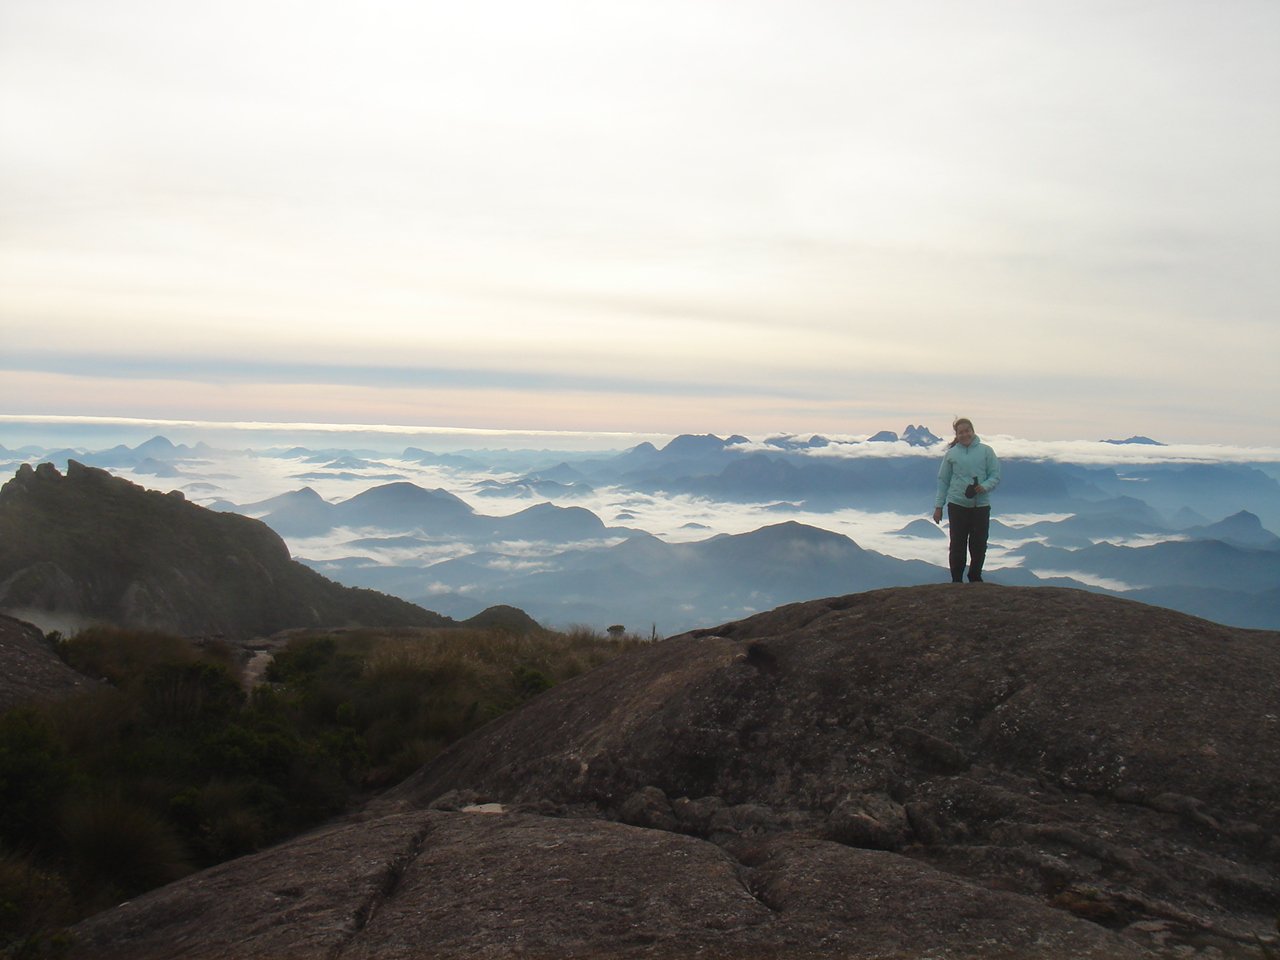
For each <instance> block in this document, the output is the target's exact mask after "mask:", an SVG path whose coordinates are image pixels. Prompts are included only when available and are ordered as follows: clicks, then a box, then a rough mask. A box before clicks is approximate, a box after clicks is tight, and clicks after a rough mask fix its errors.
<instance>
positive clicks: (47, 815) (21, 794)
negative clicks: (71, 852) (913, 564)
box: [0, 709, 73, 852]
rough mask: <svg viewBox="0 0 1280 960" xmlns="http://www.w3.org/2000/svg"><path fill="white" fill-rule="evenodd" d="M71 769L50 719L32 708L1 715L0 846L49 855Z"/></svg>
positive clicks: (68, 784)
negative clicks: (60, 804)
mask: <svg viewBox="0 0 1280 960" xmlns="http://www.w3.org/2000/svg"><path fill="white" fill-rule="evenodd" d="M72 776H73V768H72V764H71V761H70V759H69V758H68V756H67V754H66V750H65V748H64V747H63V745H62V743H61V741H60V740H59V739H58V737H57V736H56V734H55V733H54V731H53V729H52V728H51V726H50V725H49V723H48V721H47V720H46V719H45V718H44V717H42V716H41V715H40V714H38V713H36V712H35V711H34V710H30V709H18V710H10V711H8V712H7V713H5V714H3V715H2V716H0V844H3V845H4V846H5V847H7V848H8V849H10V850H24V849H29V850H35V851H42V852H49V851H51V850H52V849H53V846H54V843H55V841H56V832H57V824H56V821H55V818H54V817H53V815H52V811H54V810H55V809H56V808H57V806H58V804H59V803H60V802H61V800H62V798H63V796H64V794H65V793H66V792H67V790H68V789H69V787H70V786H71V782H72Z"/></svg>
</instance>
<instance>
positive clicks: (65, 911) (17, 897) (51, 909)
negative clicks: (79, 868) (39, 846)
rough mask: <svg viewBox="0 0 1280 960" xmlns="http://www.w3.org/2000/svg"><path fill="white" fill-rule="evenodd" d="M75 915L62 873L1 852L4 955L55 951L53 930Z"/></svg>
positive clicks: (0, 915) (0, 907)
mask: <svg viewBox="0 0 1280 960" xmlns="http://www.w3.org/2000/svg"><path fill="white" fill-rule="evenodd" d="M76 916H77V912H76V909H75V905H74V903H73V901H72V898H71V891H70V890H69V889H68V887H67V882H66V879H65V878H64V877H63V876H61V875H60V874H58V873H55V872H53V871H51V870H47V869H43V868H41V867H39V866H37V865H36V864H35V863H33V862H32V861H31V859H30V858H29V857H22V856H16V855H14V854H8V853H4V854H0V950H2V951H3V952H4V954H5V955H7V956H15V957H27V956H32V957H35V956H50V955H53V954H56V953H57V952H58V951H57V944H58V938H57V937H56V932H57V931H59V930H60V929H61V928H63V927H65V926H66V925H67V924H69V923H72V922H73V921H74V920H75V919H76Z"/></svg>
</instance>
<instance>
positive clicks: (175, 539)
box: [0, 460, 453, 639]
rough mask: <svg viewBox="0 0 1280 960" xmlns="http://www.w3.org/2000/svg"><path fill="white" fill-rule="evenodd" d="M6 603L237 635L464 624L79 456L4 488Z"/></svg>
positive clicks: (24, 469) (252, 523)
mask: <svg viewBox="0 0 1280 960" xmlns="http://www.w3.org/2000/svg"><path fill="white" fill-rule="evenodd" d="M0 608H3V609H8V610H13V609H23V610H25V611H29V612H31V615H32V616H33V617H34V616H39V615H40V614H41V612H43V613H45V614H48V615H50V617H51V618H57V617H68V616H74V617H78V618H80V619H84V620H100V621H104V622H107V623H112V624H118V625H121V626H130V627H140V628H146V629H156V630H165V631H170V632H174V633H180V634H188V635H190V634H206V635H207V634H222V635H224V636H226V637H228V638H229V639H240V638H243V637H248V636H255V635H263V634H271V633H274V632H276V631H279V630H283V629H286V628H289V627H302V626H341V625H346V624H362V625H366V626H389V625H415V626H445V625H449V624H452V622H453V621H451V620H449V619H448V618H446V617H442V616H440V615H439V614H435V613H432V612H430V611H428V610H424V609H422V608H421V607H418V606H415V605H414V604H411V603H406V602H405V601H403V600H398V599H396V598H394V597H389V596H387V595H385V594H381V593H377V592H375V591H372V590H360V589H353V588H350V587H343V586H340V585H339V584H336V583H334V582H333V581H331V580H327V579H325V578H324V577H322V576H320V575H319V574H317V573H315V572H314V571H312V570H310V569H308V568H307V567H305V566H304V565H302V564H300V563H297V562H296V561H294V560H292V559H290V557H289V551H288V548H287V547H286V546H285V544H284V541H283V540H281V539H280V537H279V536H278V535H276V534H275V533H274V532H273V531H272V530H271V529H270V528H269V527H267V526H266V525H265V524H263V523H261V522H259V521H257V520H251V519H249V518H248V517H242V516H239V515H236V514H229V513H216V512H214V511H211V510H206V509H205V508H203V507H199V506H196V505H194V504H191V503H188V502H187V501H186V500H185V499H184V498H183V496H182V494H181V493H178V492H176V491H175V492H172V493H168V494H164V493H159V492H156V491H152V490H145V489H143V488H142V487H139V486H137V485H136V484H133V483H130V482H129V481H127V480H124V479H123V478H120V477H114V476H112V475H111V474H109V473H107V472H106V471H105V470H99V469H96V468H93V467H85V466H83V465H81V464H79V463H77V462H76V461H74V460H73V461H71V462H70V463H68V465H67V472H66V475H65V476H64V475H63V474H60V473H59V472H58V471H57V470H56V469H55V468H54V467H53V465H52V464H47V463H46V464H41V465H40V466H38V467H36V468H34V469H33V468H32V467H31V466H30V465H27V464H24V465H23V466H21V467H20V468H19V469H18V472H17V474H16V475H15V476H14V477H13V479H11V480H9V481H8V482H7V483H6V484H5V485H4V487H3V488H0Z"/></svg>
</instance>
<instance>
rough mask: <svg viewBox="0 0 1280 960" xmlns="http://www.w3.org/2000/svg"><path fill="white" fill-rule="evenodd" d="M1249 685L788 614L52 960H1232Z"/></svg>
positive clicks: (1094, 642)
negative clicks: (698, 959) (76, 956)
mask: <svg viewBox="0 0 1280 960" xmlns="http://www.w3.org/2000/svg"><path fill="white" fill-rule="evenodd" d="M1278 690H1280V635H1277V634H1275V633H1269V632H1261V631H1247V630H1237V629H1229V628H1225V627H1221V626H1218V625H1215V624H1211V623H1208V622H1205V621H1201V620H1196V619H1194V618H1191V617H1187V616H1185V615H1182V614H1178V613H1174V612H1172V611H1168V610H1163V609H1157V608H1152V607H1147V606H1143V605H1140V604H1136V603H1132V602H1128V601H1123V600H1115V599H1111V598H1107V597H1102V596H1098V595H1094V594H1088V593H1083V592H1079V591H1070V590H1057V589H1043V588H1041V589H1031V588H1001V587H996V586H993V585H983V586H970V585H961V586H953V585H950V584H946V585H939V586H937V587H919V588H909V589H896V590H884V591H876V592H872V593H867V594H859V595H854V596H849V597H843V598H838V599H831V600H823V601H813V602H810V603H802V604H795V605H792V606H789V607H784V608H780V609H779V610H776V611H773V612H771V613H767V614H762V615H760V616H756V617H752V618H750V619H748V620H744V621H741V622H738V623H734V624H728V625H726V626H723V627H720V628H718V629H716V630H712V631H699V632H697V633H694V634H688V635H685V636H681V637H676V638H673V639H671V640H668V641H664V642H662V643H659V644H656V645H654V646H653V647H651V648H649V649H644V650H640V651H637V652H636V653H634V654H631V655H628V656H624V657H621V658H618V659H616V660H614V661H611V662H610V663H608V664H606V665H605V666H603V667H601V668H600V669H598V670H596V671H594V672H593V673H591V674H589V675H586V676H584V677H581V678H578V679H576V680H574V681H571V682H569V683H566V684H563V685H561V686H559V687H556V688H554V689H553V690H551V691H549V692H548V693H547V694H545V695H543V696H541V697H539V698H537V699H535V700H534V701H531V702H530V703H528V704H526V705H525V706H524V707H522V708H521V709H520V710H518V711H515V712H514V713H512V714H508V715H507V716H505V717H503V718H501V719H499V720H497V721H495V722H494V723H492V724H490V725H488V726H487V727H485V728H483V729H481V730H479V731H477V732H476V733H475V734H473V735H471V736H470V737H468V738H466V739H465V740H463V741H460V742H459V743H458V744H456V745H455V746H454V747H453V748H451V749H450V750H449V751H447V752H446V753H445V754H443V755H441V757H439V758H438V759H437V760H435V761H433V762H432V763H431V764H429V765H428V766H427V767H424V768H423V769H422V770H421V771H420V772H419V773H418V774H416V775H415V776H413V777H411V778H410V779H409V780H407V781H406V782H405V783H404V784H402V785H401V786H400V787H398V788H396V789H395V790H393V791H391V792H390V793H388V794H385V795H383V796H382V797H380V798H379V799H378V800H376V801H375V802H374V803H373V804H371V805H370V807H369V808H368V809H367V810H366V812H365V813H364V814H363V815H362V817H363V822H354V821H353V822H349V823H346V824H341V825H335V826H334V827H332V828H331V829H329V830H328V831H326V832H324V833H320V834H313V835H311V836H310V837H307V838H303V839H300V840H297V841H294V842H293V843H290V844H286V845H283V846H281V847H279V848H277V849H276V850H274V851H269V852H267V853H265V854H261V855H258V856H256V857H251V858H246V859H245V860H242V861H237V862H235V863H233V864H227V865H224V866H223V867H219V868H217V869H215V870H213V871H209V872H207V873H205V874H200V875H197V876H195V877H192V878H189V879H188V880H185V881H182V882H181V883H179V884H175V885H173V886H171V887H168V888H165V889H164V890H161V891H157V892H155V893H153V894H151V895H149V896H147V897H145V898H142V899H140V900H139V901H137V902H136V903H135V904H132V905H130V906H129V907H127V908H122V909H120V910H117V911H113V912H110V913H108V914H104V915H101V916H99V917H96V918H92V919H90V920H88V921H86V922H85V923H84V924H81V925H80V927H79V928H77V933H78V934H79V935H80V936H81V937H82V938H83V939H82V942H83V944H84V947H83V950H82V953H81V955H82V956H86V957H87V956H95V957H99V956H100V957H112V956H119V957H125V956H128V957H131V958H132V957H138V958H150V957H169V956H173V957H177V956H244V957H259V956H264V957H265V956H278V957H321V956H324V957H347V956H386V957H417V956H424V957H425V956H432V957H453V956H459V957H461V956H469V957H516V956H534V957H541V956H582V957H586V956H591V957H613V956H617V957H623V956H648V957H683V956H690V955H695V954H696V955H703V956H712V957H756V956H759V957H821V956H832V957H836V956H839V957H873V956H874V957H924V956H929V957H1011V958H1012V957H1089V956H1115V957H1121V956H1164V957H1181V956H1203V957H1205V958H1211V957H1259V958H1260V957H1262V952H1261V950H1260V948H1259V946H1258V940H1257V938H1258V937H1267V936H1272V937H1273V936H1274V924H1275V919H1276V914H1277V912H1280V880H1278V878H1277V874H1278V868H1280V841H1278V840H1277V832H1278V831H1280V716H1278V715H1280V694H1278V692H1277V691H1278ZM483 803H501V804H504V805H506V807H507V809H508V810H509V811H513V812H509V813H507V814H504V815H501V816H494V817H481V816H478V815H474V814H465V813H461V812H458V811H461V810H465V809H467V808H468V807H474V806H475V805H476V804H483ZM610 821H615V822H610ZM616 821H623V822H622V823H619V822H616ZM282 891H283V892H282ZM290 891H292V892H290ZM380 891H381V892H380ZM270 897H279V898H281V899H280V900H279V902H277V901H276V900H272V899H270ZM175 938H176V939H175ZM183 938H186V939H183ZM200 938H204V939H205V940H207V941H208V942H209V943H211V944H213V946H210V947H208V948H207V949H208V950H209V952H207V953H200V952H197V951H199V950H204V949H206V948H205V947H202V946H201V945H200ZM179 944H180V945H181V946H180V947H179ZM218 945H221V950H219V949H218ZM112 951H116V952H112Z"/></svg>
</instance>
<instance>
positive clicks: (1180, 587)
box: [0, 428, 1280, 635]
mask: <svg viewBox="0 0 1280 960" xmlns="http://www.w3.org/2000/svg"><path fill="white" fill-rule="evenodd" d="M916 429H917V428H908V431H906V432H905V433H904V434H903V436H901V437H900V436H898V435H897V434H894V433H890V432H888V431H886V432H885V433H884V434H881V435H878V437H875V438H824V437H812V438H797V437H772V438H768V439H765V440H751V439H748V438H745V437H728V438H721V437H717V436H696V437H695V436H682V437H677V438H674V439H672V440H670V441H668V442H666V443H664V444H662V445H657V444H651V443H648V442H646V443H642V444H638V445H635V446H633V447H629V448H626V449H599V450H490V449H481V448H475V449H447V450H427V449H424V448H421V447H412V446H411V447H400V448H399V449H391V448H389V446H388V438H385V437H381V438H370V439H371V440H373V439H376V440H378V441H381V442H380V444H379V445H378V446H374V445H372V443H371V444H370V445H368V446H365V445H359V444H353V445H351V446H343V447H321V446H319V445H316V444H314V443H311V444H310V445H308V446H296V447H286V446H277V447H270V448H266V447H264V448H258V449H245V448H240V449H230V448H229V447H226V446H218V447H215V446H212V445H208V444H204V443H202V442H200V441H197V440H193V441H192V442H191V443H189V444H188V443H178V444H174V443H173V442H171V441H170V440H168V439H166V438H164V437H155V438H153V439H151V440H148V441H146V442H143V443H139V444H136V445H134V446H129V445H128V444H120V445H117V446H115V447H111V448H105V449H86V448H74V449H71V448H62V449H53V448H51V447H39V446H34V445H28V446H24V447H21V448H18V449H5V448H4V447H0V467H3V468H4V470H5V473H6V475H8V474H9V473H11V472H12V471H13V470H14V469H16V467H17V466H18V465H19V464H21V463H24V462H29V463H38V462H41V461H43V460H48V461H51V462H53V463H54V465H55V466H56V467H57V468H58V469H60V470H63V469H65V466H66V462H67V460H69V459H74V460H77V461H79V462H82V463H85V464H86V465H89V466H98V467H102V468H105V469H107V470H109V471H111V472H112V473H114V474H117V475H119V476H122V477H125V478H126V479H129V480H131V481H133V482H135V483H138V484H140V485H142V486H145V487H148V488H151V489H158V490H163V491H168V490H177V491H180V492H181V493H182V494H183V495H184V496H185V497H186V498H187V499H188V500H190V501H191V502H193V503H197V504H200V505H203V506H206V507H209V508H211V509H215V510H225V511H234V512H238V513H243V514H245V515H248V516H251V517H255V518H258V519H261V520H263V521H264V522H265V523H267V524H268V525H269V526H271V527H272V529H274V530H275V531H276V532H277V533H278V534H279V535H280V536H281V537H282V538H283V539H284V540H285V542H286V543H287V545H288V547H289V550H290V552H291V553H292V555H293V556H294V557H295V558H297V559H299V560H302V561H303V562H305V563H307V564H308V565H310V566H312V567H313V568H314V569H316V570H317V571H319V572H321V573H322V574H324V575H325V576H327V577H330V578H331V579H333V580H336V581H338V582H340V583H343V584H347V585H351V586H361V587H370V588H373V589H376V590H380V591H383V592H386V593H390V594H393V595H395V596H399V597H402V598H404V599H406V600H410V601H412V602H414V603H418V604H420V605H422V606H424V607H427V608H429V609H431V610H435V611H438V612H440V613H443V614H446V615H449V616H453V617H459V618H465V617H468V616H471V615H474V614H475V613H477V612H479V611H480V610H482V609H484V608H486V607H488V606H492V605H495V604H509V605H512V606H517V607H521V608H522V609H524V610H526V611H527V612H529V613H530V614H531V615H532V616H534V617H535V618H536V619H538V620H539V621H541V622H544V623H547V624H548V625H554V626H560V627H563V626H568V625H571V624H585V625H589V626H592V627H594V628H596V629H603V628H605V627H606V626H609V625H612V624H623V625H624V626H626V627H627V629H628V630H631V631H634V632H639V633H644V634H650V633H651V632H653V633H657V634H662V635H671V634H674V633H677V632H681V631H684V630H687V629H692V628H696V627H707V626H714V625H716V624H718V623H722V622H725V621H727V620H732V619H738V618H740V617H743V616H746V615H749V614H751V613H754V612H757V611H759V610H765V609H770V608H772V607H775V606H778V605H780V604H783V603H788V602H794V601H800V600H808V599H814V598H816V597H822V596H831V595H840V594H845V593H851V592H856V591H860V590H866V589H874V588H878V587H887V586H900V585H908V584H916V583H930V582H939V581H943V580H945V579H947V574H946V571H945V569H944V565H945V562H946V549H947V540H946V529H945V522H944V525H943V526H942V527H938V526H935V525H934V524H933V523H932V522H931V521H930V520H929V519H928V517H929V515H930V514H931V512H932V508H933V495H934V486H935V479H936V473H937V466H938V462H939V459H940V457H941V454H942V450H943V447H944V445H943V444H941V443H940V442H937V439H936V438H935V437H933V436H932V434H929V433H928V431H925V430H923V428H919V429H920V430H921V431H922V433H920V434H914V433H913V431H915V430H916ZM313 439H314V438H308V441H309V442H310V441H311V440H313ZM992 443H993V445H995V447H996V449H997V451H998V452H999V453H1000V454H1001V458H1002V462H1003V465H1004V482H1003V483H1002V485H1001V487H1000V488H999V489H998V490H997V491H996V493H995V494H994V495H993V504H994V510H993V522H992V532H991V547H990V550H989V553H988V561H987V572H988V574H989V579H990V580H991V581H993V582H995V583H1001V584H1007V585H1032V584H1044V583H1047V584H1057V585H1065V586H1076V587H1085V588H1088V589H1093V590H1101V591H1106V592H1115V593H1118V594H1120V595H1122V596H1130V597H1132V598H1134V599H1140V600H1143V601H1145V602H1150V603H1156V604H1158V605H1164V606H1170V607H1174V608H1176V609H1181V610H1184V611H1186V612H1191V613H1196V614H1199V615H1202V616H1206V617H1208V618H1210V619H1216V620H1220V621H1222V622H1227V623H1233V624H1236V625H1241V626H1270V627H1276V626H1280V586H1278V585H1280V539H1278V538H1276V537H1275V536H1274V534H1273V531H1274V530H1275V529H1277V528H1280V483H1278V482H1277V476H1278V475H1280V470H1278V469H1277V459H1280V458H1277V457H1275V456H1274V452H1272V451H1248V450H1243V451H1242V450H1226V449H1223V448H1211V449H1205V448H1194V449H1177V448H1172V447H1166V446H1163V445H1159V444H1156V443H1154V442H1151V441H1146V440H1145V438H1141V440H1138V439H1135V440H1134V441H1131V442H1127V443H1116V442H1099V443H1090V444H1083V443H1082V444H1074V445H1067V444H1057V445H1053V444H1037V443H1034V442H1031V441H1022V440H1016V439H1014V438H994V439H993V440H992Z"/></svg>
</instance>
